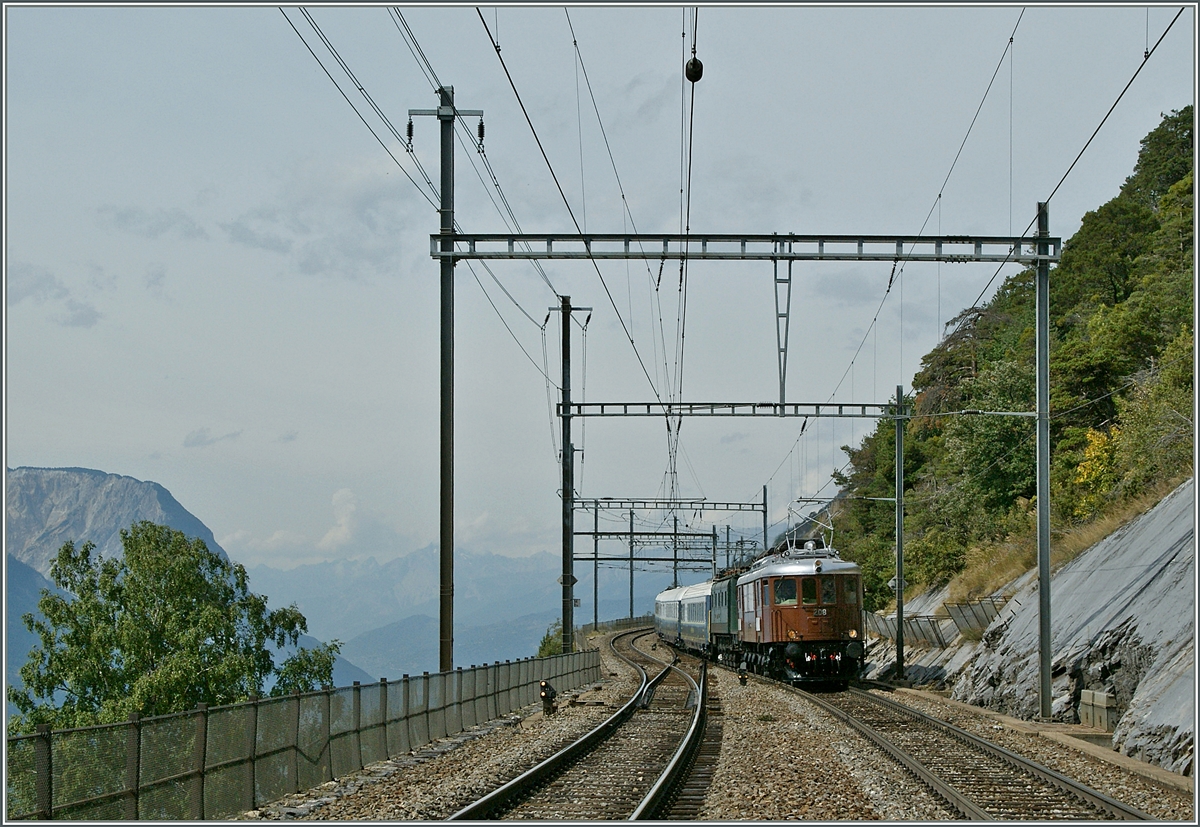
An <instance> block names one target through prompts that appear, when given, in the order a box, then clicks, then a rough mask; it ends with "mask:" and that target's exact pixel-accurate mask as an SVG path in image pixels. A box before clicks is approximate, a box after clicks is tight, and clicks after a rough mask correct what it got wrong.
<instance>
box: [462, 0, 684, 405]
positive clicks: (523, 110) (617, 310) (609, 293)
mask: <svg viewBox="0 0 1200 827" xmlns="http://www.w3.org/2000/svg"><path fill="white" fill-rule="evenodd" d="M475 13H476V14H478V15H479V22H480V23H482V24H483V28H484V31H485V32H486V33H487V36H488V40H489V41H490V42H491V44H492V48H493V49H495V50H496V57H497V59H498V60H499V61H500V67H501V68H502V69H503V70H504V75H505V77H506V78H508V84H509V86H511V87H512V90H513V95H515V96H516V98H517V104H518V105H519V106H520V107H521V113H522V114H523V115H524V116H525V122H526V123H528V124H529V129H530V130H531V131H532V132H533V138H534V141H535V142H536V143H537V145H538V150H539V151H540V152H541V153H542V159H543V160H544V161H545V162H546V167H547V168H548V169H549V170H550V177H551V178H553V179H554V185H555V187H557V188H558V194H559V195H560V196H561V197H562V200H563V204H564V205H565V206H566V208H567V213H568V214H569V215H570V216H571V222H572V223H573V224H574V225H575V229H576V231H577V232H579V234H580V235H582V234H583V230H582V228H581V227H580V226H579V221H578V220H577V219H576V218H575V211H574V210H572V209H571V202H570V201H569V200H568V199H567V195H566V193H565V192H563V188H562V184H561V183H559V180H558V176H557V175H556V174H555V172H554V165H553V164H551V163H550V158H549V156H548V155H546V149H545V147H544V146H542V140H541V138H540V137H538V134H537V129H536V128H535V127H534V125H533V120H532V119H531V118H530V117H529V111H528V110H527V109H526V108H525V102H524V101H522V100H521V93H520V92H518V91H517V85H516V82H515V81H513V78H512V74H511V73H510V72H509V71H508V65H507V64H506V63H505V62H504V56H503V55H501V54H500V49H499V48H498V47H497V45H496V41H495V39H494V38H493V37H492V32H491V29H489V28H488V24H487V20H485V19H484V17H483V12H481V11H480V10H479V7H478V6H477V7H476V8H475ZM588 260H589V261H591V263H592V267H594V268H595V270H596V275H597V276H598V277H599V278H600V284H601V286H602V287H603V288H604V293H605V295H606V296H608V301H609V303H610V304H611V305H612V308H613V312H614V313H616V314H617V321H619V322H620V323H621V329H622V330H624V331H625V337H626V338H627V339H629V344H630V345H631V346H632V347H633V353H634V356H636V357H637V361H638V365H639V366H641V368H642V373H643V374H645V376H646V381H647V382H649V383H650V389H651V390H652V391H653V392H654V396H655V398H656V399H657V400H658V403H659V405H660V406H662V407H663V412H664V413H665V412H666V406H665V405H663V402H662V397H661V396H660V395H659V392H658V388H657V387H656V386H655V384H654V379H653V378H652V377H651V376H650V372H649V371H648V370H647V369H646V363H645V362H643V361H642V355H641V353H639V352H638V349H637V345H636V344H635V343H634V341H633V335H632V334H630V332H629V328H628V326H627V325H626V324H625V319H624V318H623V317H622V316H621V310H620V308H619V307H617V302H616V299H614V298H613V294H612V291H611V290H609V289H608V284H607V283H606V282H605V281H604V274H603V273H601V272H600V265H599V264H597V263H596V260H595V258H592V257H589V259H588Z"/></svg>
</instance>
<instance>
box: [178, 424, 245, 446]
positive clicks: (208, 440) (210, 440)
mask: <svg viewBox="0 0 1200 827" xmlns="http://www.w3.org/2000/svg"><path fill="white" fill-rule="evenodd" d="M241 435H242V432H241V431H230V432H229V433H227V434H222V435H221V436H213V435H212V433H211V432H210V431H209V429H208V428H197V429H196V430H194V431H192V432H191V433H190V434H188V435H187V436H185V437H184V438H183V447H184V448H207V447H208V446H209V445H215V444H216V443H218V442H222V441H224V440H234V439H237V438H238V437H239V436H241Z"/></svg>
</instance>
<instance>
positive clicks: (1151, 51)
mask: <svg viewBox="0 0 1200 827" xmlns="http://www.w3.org/2000/svg"><path fill="white" fill-rule="evenodd" d="M1185 8H1187V7H1186V6H1184V7H1181V8H1180V9H1179V11H1178V12H1176V13H1175V16H1174V17H1173V18H1171V22H1170V23H1169V24H1167V28H1166V29H1165V30H1164V31H1163V33H1162V34H1161V35H1160V36H1159V38H1158V40H1156V41H1155V42H1154V48H1152V49H1148V50H1147V51H1146V52H1145V54H1144V55H1143V56H1142V62H1141V63H1139V64H1138V67H1137V69H1136V70H1134V73H1133V76H1132V77H1130V78H1129V82H1128V83H1126V84H1125V88H1124V89H1122V90H1121V94H1119V95H1117V99H1116V100H1115V101H1113V104H1112V106H1110V107H1109V108H1108V112H1106V113H1105V114H1104V117H1103V118H1101V119H1100V123H1099V125H1097V126H1096V128H1095V130H1093V131H1092V134H1091V137H1089V138H1088V139H1087V142H1086V143H1085V144H1084V145H1083V149H1081V150H1079V154H1078V155H1076V156H1075V160H1074V161H1072V162H1071V165H1070V166H1069V167H1067V171H1066V172H1064V173H1063V176H1062V178H1060V179H1059V180H1058V183H1057V184H1055V185H1054V189H1053V190H1051V192H1050V195H1049V196H1047V197H1046V201H1045V203H1047V204H1049V203H1050V199H1051V198H1053V197H1054V195H1055V193H1057V192H1058V189H1059V187H1061V186H1062V185H1063V182H1064V181H1066V180H1067V176H1068V175H1070V174H1071V170H1073V169H1075V165H1076V164H1077V163H1079V159H1080V158H1082V157H1083V153H1085V152H1087V149H1088V147H1089V146H1091V145H1092V141H1093V140H1095V138H1096V135H1098V134H1099V133H1100V128H1101V127H1103V126H1104V124H1105V122H1107V121H1108V118H1109V115H1111V114H1112V113H1113V110H1115V109H1116V108H1117V104H1118V103H1120V102H1121V98H1123V97H1125V93H1126V92H1128V91H1129V87H1130V86H1132V85H1133V82H1134V81H1135V80H1136V79H1137V76H1138V74H1140V73H1141V71H1142V69H1144V68H1145V66H1146V64H1147V63H1148V62H1149V60H1150V57H1151V56H1152V55H1153V54H1154V52H1155V51H1156V50H1157V49H1158V45H1159V44H1160V43H1162V42H1163V38H1165V37H1166V36H1167V33H1168V32H1170V31H1171V28H1172V27H1173V26H1174V25H1175V21H1176V20H1178V19H1179V16H1180V15H1181V14H1183V12H1184V9H1185ZM1036 222H1037V216H1036V215H1035V216H1034V217H1033V219H1032V220H1031V221H1030V222H1029V224H1028V225H1026V227H1025V229H1024V230H1022V231H1021V235H1024V234H1025V233H1027V232H1029V228H1030V227H1032V226H1033V225H1034V224H1035V223H1036ZM1007 263H1008V262H1007V260H1006V261H1002V262H1000V267H997V268H996V272H995V273H993V274H992V277H991V278H990V279H988V283H987V284H985V285H984V286H983V289H982V290H981V291H979V295H978V296H977V297H976V298H975V301H974V302H973V303H972V306H978V304H979V302H980V300H981V299H983V296H984V294H985V293H987V291H988V288H990V287H991V286H992V282H994V281H995V280H996V276H998V275H1000V268H1002V267H1003V266H1004V265H1005V264H1007ZM961 326H962V323H961V322H960V323H959V327H961ZM957 329H958V328H955V330H957Z"/></svg>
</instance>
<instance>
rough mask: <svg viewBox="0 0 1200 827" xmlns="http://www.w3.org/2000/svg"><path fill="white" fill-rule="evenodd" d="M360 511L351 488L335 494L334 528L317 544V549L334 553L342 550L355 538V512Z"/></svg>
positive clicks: (342, 489) (340, 490)
mask: <svg viewBox="0 0 1200 827" xmlns="http://www.w3.org/2000/svg"><path fill="white" fill-rule="evenodd" d="M357 510H358V498H357V497H355V496H354V492H353V491H351V490H350V489H349V488H341V489H339V490H337V491H335V492H334V494H333V518H334V520H335V524H334V526H333V528H331V529H329V531H327V532H325V536H324V537H322V538H321V539H320V541H319V542H318V543H317V548H320V549H324V550H326V551H332V550H334V549H337V548H341V547H342V546H344V545H346V544H347V543H349V542H350V540H351V539H353V537H354V528H355V524H356V522H357V521H356V520H355V517H354V512H355V511H357Z"/></svg>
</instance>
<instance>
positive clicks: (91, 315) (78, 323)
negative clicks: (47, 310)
mask: <svg viewBox="0 0 1200 827" xmlns="http://www.w3.org/2000/svg"><path fill="white" fill-rule="evenodd" d="M66 308H67V314H66V315H65V316H58V317H57V318H55V321H56V322H58V323H59V324H60V325H62V326H63V327H94V326H95V325H96V322H98V321H100V319H101V318H102V314H101V313H100V311H99V310H97V309H96V308H95V307H94V306H93V305H92V304H91V303H90V302H81V301H76V300H75V299H67V301H66Z"/></svg>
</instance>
